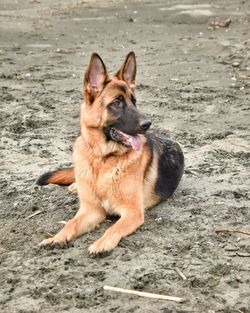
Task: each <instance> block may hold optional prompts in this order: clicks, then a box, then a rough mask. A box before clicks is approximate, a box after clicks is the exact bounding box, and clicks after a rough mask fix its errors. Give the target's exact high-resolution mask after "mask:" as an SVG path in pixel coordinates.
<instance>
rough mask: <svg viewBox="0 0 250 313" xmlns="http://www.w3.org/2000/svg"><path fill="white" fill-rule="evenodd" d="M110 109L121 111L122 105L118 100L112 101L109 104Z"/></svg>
mask: <svg viewBox="0 0 250 313" xmlns="http://www.w3.org/2000/svg"><path fill="white" fill-rule="evenodd" d="M111 105H112V107H114V108H117V109H122V108H123V106H124V104H123V102H122V101H121V100H120V99H115V100H114V101H112V103H111Z"/></svg>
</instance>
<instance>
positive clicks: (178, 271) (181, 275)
mask: <svg viewBox="0 0 250 313" xmlns="http://www.w3.org/2000/svg"><path fill="white" fill-rule="evenodd" d="M175 270H176V272H177V273H178V274H179V275H180V277H181V278H182V279H183V280H186V279H187V277H186V276H185V275H184V274H183V273H182V271H181V270H180V269H179V268H178V267H175Z"/></svg>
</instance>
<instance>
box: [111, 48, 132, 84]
mask: <svg viewBox="0 0 250 313" xmlns="http://www.w3.org/2000/svg"><path fill="white" fill-rule="evenodd" d="M115 76H116V77H117V78H118V79H121V80H124V81H125V82H126V83H127V84H128V86H129V87H130V88H131V89H132V90H134V89H135V76H136V59H135V53H134V52H133V51H131V52H130V53H129V54H128V55H127V56H126V59H125V62H124V63H123V64H122V66H121V68H120V69H119V71H118V72H117V73H116V75H115Z"/></svg>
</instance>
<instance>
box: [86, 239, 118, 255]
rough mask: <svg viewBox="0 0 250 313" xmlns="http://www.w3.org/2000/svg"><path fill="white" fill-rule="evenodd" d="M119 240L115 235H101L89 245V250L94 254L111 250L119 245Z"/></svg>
mask: <svg viewBox="0 0 250 313" xmlns="http://www.w3.org/2000/svg"><path fill="white" fill-rule="evenodd" d="M119 241H120V240H118V239H115V238H114V237H113V238H110V237H101V238H100V239H98V240H97V241H95V242H94V243H93V244H92V245H91V246H90V247H89V249H88V252H89V254H90V255H93V256H95V255H98V254H104V253H107V252H110V251H112V250H113V249H114V248H115V247H116V246H117V245H118V243H119Z"/></svg>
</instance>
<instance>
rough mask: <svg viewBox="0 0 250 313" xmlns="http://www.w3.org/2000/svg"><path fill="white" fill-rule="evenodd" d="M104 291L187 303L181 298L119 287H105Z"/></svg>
mask: <svg viewBox="0 0 250 313" xmlns="http://www.w3.org/2000/svg"><path fill="white" fill-rule="evenodd" d="M103 289H104V290H110V291H116V292H121V293H127V294H132V295H136V296H139V297H145V298H151V299H158V300H168V301H175V302H179V303H180V302H184V301H185V299H183V298H179V297H172V296H165V295H159V294H155V293H150V292H142V291H137V290H130V289H123V288H117V287H110V286H104V287H103Z"/></svg>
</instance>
